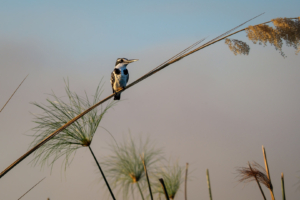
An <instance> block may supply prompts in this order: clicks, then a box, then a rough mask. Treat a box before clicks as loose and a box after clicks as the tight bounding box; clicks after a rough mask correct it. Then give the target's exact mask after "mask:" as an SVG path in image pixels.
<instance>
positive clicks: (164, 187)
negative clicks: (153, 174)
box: [158, 178, 170, 200]
mask: <svg viewBox="0 0 300 200" xmlns="http://www.w3.org/2000/svg"><path fill="white" fill-rule="evenodd" d="M158 180H159V182H160V183H161V186H162V188H163V190H164V193H165V196H166V200H170V199H169V195H168V192H167V189H166V186H165V183H164V179H162V178H160V179H158Z"/></svg>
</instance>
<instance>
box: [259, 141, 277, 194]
mask: <svg viewBox="0 0 300 200" xmlns="http://www.w3.org/2000/svg"><path fill="white" fill-rule="evenodd" d="M262 151H263V155H264V161H265V167H266V172H267V177H268V179H269V181H270V183H271V187H269V190H270V194H271V197H272V200H275V197H274V193H273V186H272V181H271V177H270V170H269V166H268V160H267V154H266V150H265V147H264V146H262Z"/></svg>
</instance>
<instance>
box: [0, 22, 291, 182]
mask: <svg viewBox="0 0 300 200" xmlns="http://www.w3.org/2000/svg"><path fill="white" fill-rule="evenodd" d="M289 19H295V18H289ZM265 23H269V22H265ZM244 30H246V29H241V30H239V31H236V32H234V33H232V34H229V35H226V36H224V37H222V38H220V39H217V40H213V41H212V42H209V43H207V44H205V45H202V46H200V47H198V48H196V49H195V50H193V51H190V52H188V53H186V54H184V55H181V56H180V57H176V58H175V59H173V60H171V61H169V62H167V63H166V64H163V65H162V66H161V67H159V68H158V69H156V68H155V70H151V71H150V72H151V73H147V74H145V75H144V76H142V77H140V78H138V79H137V80H136V81H134V82H133V83H131V84H129V85H128V86H126V87H125V88H124V89H122V90H120V91H119V92H123V91H125V90H127V89H128V88H130V87H132V86H134V85H135V84H137V83H139V82H141V81H143V80H145V79H146V78H148V77H149V76H152V75H153V74H155V73H157V72H158V71H160V70H162V69H164V68H166V67H167V66H169V65H171V64H173V63H175V62H178V61H179V60H181V59H182V58H184V57H186V56H188V55H190V54H192V53H195V52H196V51H199V50H201V49H203V48H205V47H208V46H210V45H212V44H214V43H216V42H219V41H221V40H223V39H225V38H227V37H229V36H231V35H234V34H237V33H239V32H241V31H244ZM113 96H115V94H111V95H109V96H108V97H106V98H105V99H103V100H101V101H99V102H98V103H96V104H95V105H93V106H92V107H90V108H89V109H87V110H85V111H84V112H82V113H81V114H79V115H77V116H76V117H74V118H73V119H71V120H70V121H69V122H67V123H66V124H65V125H63V126H62V127H60V128H59V129H57V130H56V131H54V132H53V133H51V134H50V135H49V136H48V137H47V138H45V139H44V140H42V141H41V142H40V143H39V144H37V145H36V146H35V147H33V148H32V149H30V150H29V151H28V152H26V153H25V154H24V155H23V156H21V157H20V158H18V159H17V160H16V161H15V162H13V163H12V164H11V165H9V166H8V167H7V168H6V169H5V170H3V171H2V172H1V173H0V178H2V177H3V176H4V175H5V174H6V173H7V172H9V171H10V170H11V169H12V168H14V167H15V166H16V165H17V164H19V163H20V162H21V161H22V160H24V159H25V158H27V157H28V156H29V155H30V154H32V153H33V152H34V151H35V150H37V149H38V148H40V147H41V146H42V145H43V144H45V143H46V142H48V141H49V140H50V139H52V138H53V137H55V136H56V135H57V134H58V133H60V132H61V131H63V130H64V129H66V128H67V127H68V126H70V125H71V124H73V123H74V122H75V121H77V120H78V119H80V118H81V117H83V116H84V115H85V114H87V113H88V112H90V111H91V110H93V109H94V108H96V107H98V106H99V105H101V104H102V103H104V102H106V101H108V100H109V99H111V98H112V97H113Z"/></svg>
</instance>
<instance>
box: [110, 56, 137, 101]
mask: <svg viewBox="0 0 300 200" xmlns="http://www.w3.org/2000/svg"><path fill="white" fill-rule="evenodd" d="M135 61H138V59H133V60H128V59H127V58H118V59H117V61H116V65H115V68H114V70H113V71H112V73H111V77H110V83H111V87H112V91H113V93H116V94H115V97H114V100H120V98H121V92H119V93H118V91H120V90H121V89H123V88H125V87H126V85H127V82H128V80H129V73H128V70H127V65H128V64H129V63H132V62H135Z"/></svg>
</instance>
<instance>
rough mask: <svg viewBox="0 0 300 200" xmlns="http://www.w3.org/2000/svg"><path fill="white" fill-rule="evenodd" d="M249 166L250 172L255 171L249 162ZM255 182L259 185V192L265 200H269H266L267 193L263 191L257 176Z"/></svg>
mask: <svg viewBox="0 0 300 200" xmlns="http://www.w3.org/2000/svg"><path fill="white" fill-rule="evenodd" d="M248 165H249V168H250V170H251V171H253V170H252V167H251V165H250V163H249V162H248ZM255 180H256V183H257V185H258V187H259V190H260V192H261V194H262V196H263V198H264V200H267V199H266V196H265V193H264V191H263V190H262V188H261V185H260V183H259V181H258V180H257V177H256V176H255Z"/></svg>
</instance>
